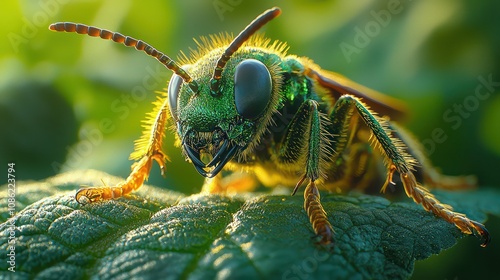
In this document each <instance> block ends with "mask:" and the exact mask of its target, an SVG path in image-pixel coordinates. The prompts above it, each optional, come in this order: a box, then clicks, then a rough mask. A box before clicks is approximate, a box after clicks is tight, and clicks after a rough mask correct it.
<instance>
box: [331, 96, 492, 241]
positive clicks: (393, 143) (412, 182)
mask: <svg viewBox="0 0 500 280" xmlns="http://www.w3.org/2000/svg"><path fill="white" fill-rule="evenodd" d="M337 102H347V103H351V104H353V106H355V108H356V110H357V111H358V113H359V115H360V116H361V118H362V119H363V121H364V122H365V124H366V125H367V126H368V128H370V130H371V131H372V133H373V136H374V137H375V138H374V144H375V145H376V146H379V147H380V148H381V150H382V153H383V154H384V155H385V156H386V157H387V160H388V162H387V163H388V169H389V172H388V180H387V181H388V183H389V182H390V181H391V178H392V174H393V173H394V172H395V171H397V172H398V173H399V175H400V177H401V181H402V182H403V186H404V189H405V192H406V195H408V197H410V198H412V199H413V200H414V201H415V202H416V203H418V204H421V205H422V206H423V207H424V209H425V210H427V211H429V212H432V213H434V214H435V215H437V216H439V217H441V218H443V219H445V220H446V221H448V222H450V223H452V224H454V225H455V226H456V227H458V228H459V229H460V230H461V231H462V232H463V233H465V234H479V235H480V236H481V238H482V241H483V243H482V244H481V246H483V247H485V246H486V245H487V244H488V242H489V241H490V239H491V238H490V235H489V233H488V231H487V230H486V228H485V227H484V226H483V225H482V224H480V223H478V222H476V221H473V220H470V219H469V218H467V217H466V216H465V215H464V214H461V213H457V212H454V211H453V210H452V208H451V206H449V205H446V204H443V203H441V202H440V201H439V200H438V199H437V198H436V197H435V196H434V195H433V194H431V193H430V192H429V191H428V190H427V189H426V188H425V187H423V186H422V185H420V184H419V183H417V180H416V178H415V176H414V175H413V173H412V170H413V164H414V163H415V162H414V159H413V158H412V157H411V156H410V155H408V154H407V153H406V152H405V151H404V149H405V146H404V144H403V142H402V141H401V140H400V139H397V138H394V137H392V136H391V132H390V130H389V127H388V125H386V124H385V122H386V121H384V120H382V119H380V118H378V117H376V116H375V115H374V113H372V112H371V111H370V110H369V109H368V108H367V107H366V106H365V105H364V104H363V103H362V102H361V101H360V100H359V99H357V98H356V97H354V96H351V95H343V96H342V97H340V98H339V100H338V101H337ZM386 184H387V183H386ZM383 188H385V186H384V187H383Z"/></svg>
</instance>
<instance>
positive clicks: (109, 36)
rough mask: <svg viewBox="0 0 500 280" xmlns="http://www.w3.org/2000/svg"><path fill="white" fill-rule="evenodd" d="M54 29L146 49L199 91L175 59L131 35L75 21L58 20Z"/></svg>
mask: <svg viewBox="0 0 500 280" xmlns="http://www.w3.org/2000/svg"><path fill="white" fill-rule="evenodd" d="M49 29H50V30H52V31H59V32H63V31H66V32H75V33H78V34H83V35H85V34H87V35H89V36H91V37H101V38H102V39H105V40H112V41H113V42H116V43H120V44H124V45H125V46H127V47H134V48H135V49H136V50H138V51H144V52H145V53H146V54H148V55H150V56H152V57H154V58H156V59H157V60H158V61H159V62H160V63H161V64H163V65H165V67H167V68H168V69H170V70H172V71H173V72H174V73H175V74H177V75H179V76H180V77H181V78H182V79H183V80H184V82H186V83H187V84H188V85H189V87H190V88H191V90H192V91H193V92H198V84H197V83H196V82H195V81H194V80H193V78H191V76H189V74H188V73H187V72H186V71H184V69H182V68H181V67H180V66H179V65H178V64H177V63H175V61H174V60H172V59H171V58H170V57H168V56H167V55H165V54H164V53H162V52H160V51H158V50H157V49H155V48H154V47H152V46H151V45H149V44H148V43H146V42H144V41H142V40H137V39H134V38H132V37H129V36H124V35H122V34H120V33H118V32H112V31H109V30H106V29H101V28H98V27H94V26H88V25H86V24H81V23H73V22H56V23H52V24H51V25H50V26H49Z"/></svg>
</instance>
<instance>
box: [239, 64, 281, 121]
mask: <svg viewBox="0 0 500 280" xmlns="http://www.w3.org/2000/svg"><path fill="white" fill-rule="evenodd" d="M271 92H272V81H271V74H270V73H269V70H268V69H267V67H266V66H265V65H264V64H263V63H262V62H260V61H258V60H255V59H246V60H244V61H242V62H240V63H239V64H238V65H237V66H236V72H235V74H234V99H235V103H236V110H237V111H238V114H240V115H241V116H242V117H243V118H246V119H256V118H258V117H260V116H261V115H262V113H264V110H265V109H266V108H267V105H268V103H269V101H270V100H271Z"/></svg>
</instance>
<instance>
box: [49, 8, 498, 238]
mask: <svg viewBox="0 0 500 280" xmlns="http://www.w3.org/2000/svg"><path fill="white" fill-rule="evenodd" d="M280 14H281V10H280V9H279V8H277V7H275V8H271V9H269V10H267V11H265V12H264V13H262V14H261V15H259V16H258V17H257V18H255V19H254V20H253V21H252V22H251V23H250V24H249V25H248V26H247V27H246V28H245V29H243V31H241V32H240V33H239V34H238V35H237V36H236V37H234V38H233V37H232V36H230V35H228V34H220V35H214V36H211V37H209V38H207V37H202V38H201V40H200V41H196V40H195V41H196V42H197V45H198V49H197V50H193V51H192V53H191V55H190V57H188V56H186V55H184V54H182V55H181V58H180V60H181V61H180V63H177V62H175V61H174V60H172V59H171V58H170V57H168V56H167V55H165V54H163V53H162V52H160V51H158V50H157V49H155V48H154V47H152V46H151V45H149V44H147V43H145V42H144V41H141V40H137V39H134V38H132V37H129V36H125V35H122V34H120V33H117V32H112V31H109V30H105V29H101V28H97V27H93V26H88V25H85V24H75V23H71V22H58V23H54V24H51V25H50V26H49V29H50V30H53V31H65V32H76V33H78V34H87V35H89V36H93V37H100V38H102V39H107V40H112V41H114V42H116V43H121V44H124V45H125V46H128V47H134V48H135V49H136V50H139V51H143V52H145V53H146V54H147V55H149V56H152V57H154V58H156V59H157V60H158V61H159V62H160V63H161V64H163V65H164V66H165V67H166V68H168V69H170V70H171V71H172V72H173V75H172V77H171V79H170V82H169V83H168V89H167V91H166V92H164V93H162V94H161V96H159V98H158V100H157V101H156V102H155V109H154V110H153V111H152V112H150V113H149V115H148V118H147V119H146V121H145V122H144V133H143V135H142V136H141V137H140V139H139V140H137V141H136V142H135V150H134V151H133V152H132V154H131V155H130V159H131V160H134V161H135V163H134V164H133V165H132V167H131V173H130V175H129V176H128V177H127V178H126V179H125V181H124V182H122V183H120V184H118V185H116V186H101V187H85V188H81V189H79V190H78V191H77V193H76V196H75V199H76V200H77V201H78V202H79V203H82V204H86V203H93V202H97V201H103V200H109V199H114V198H118V197H121V196H124V195H127V194H129V193H131V192H132V191H134V190H137V189H138V188H140V187H141V186H142V184H143V183H144V181H145V180H147V179H148V175H149V173H150V170H151V167H152V165H153V162H156V163H157V164H158V165H159V166H160V168H161V172H162V174H164V172H165V170H166V162H167V160H168V157H167V155H166V153H165V152H164V151H163V149H162V145H163V138H164V136H165V133H166V132H167V130H168V129H169V128H171V129H172V130H173V131H175V133H176V139H177V140H176V144H177V146H179V147H180V148H181V150H182V153H183V155H184V157H185V158H186V160H187V161H190V162H191V163H192V164H193V166H194V168H195V169H196V170H197V171H198V173H200V174H201V175H202V176H204V177H205V178H206V179H205V183H204V185H203V188H202V191H204V192H209V193H216V192H218V193H224V192H228V191H229V190H231V191H248V190H251V189H252V188H254V186H255V185H257V184H256V182H260V183H261V184H263V185H265V186H271V187H273V186H278V185H282V186H290V187H294V189H293V191H292V195H294V194H295V193H296V192H297V190H298V189H300V188H301V187H302V186H303V185H305V190H304V209H305V211H306V212H307V215H308V218H309V220H310V223H311V225H312V228H313V230H314V232H315V236H317V242H318V243H319V244H323V245H328V244H333V243H332V242H333V236H334V229H333V227H332V225H331V223H330V222H329V220H328V213H326V211H325V210H324V208H323V206H322V205H321V200H320V192H319V189H320V188H321V189H324V190H328V191H334V192H338V191H345V190H349V189H353V188H358V189H366V188H367V187H368V186H371V185H373V184H374V183H376V182H380V185H381V186H382V188H381V191H382V192H384V191H385V190H386V188H387V186H388V185H389V184H395V182H394V181H393V175H394V174H395V173H397V174H399V180H396V181H399V182H400V183H401V184H402V185H403V188H404V190H405V192H406V194H407V196H408V197H410V198H412V199H413V200H414V201H415V202H416V203H418V204H421V205H422V207H423V208H424V209H425V210H427V211H429V212H432V213H434V214H435V215H436V216H439V217H441V218H443V219H445V220H446V221H448V222H450V223H452V224H454V225H455V226H457V227H458V228H459V229H460V230H461V231H462V232H463V233H465V234H474V235H476V236H478V237H479V238H480V239H481V241H482V243H481V246H483V247H485V246H486V245H487V244H488V242H489V241H490V235H489V233H488V231H487V229H486V228H485V227H484V225H482V224H480V223H478V222H476V221H473V220H471V219H469V218H467V217H466V215H464V214H461V213H457V212H454V211H453V209H452V208H451V206H449V205H446V204H443V203H441V202H440V201H439V200H438V199H436V197H435V196H434V195H433V194H432V193H430V192H429V191H428V190H427V188H426V187H425V186H430V187H436V188H447V189H460V188H468V187H472V186H475V184H476V182H475V178H474V177H472V176H460V177H451V176H445V175H442V174H440V173H438V172H437V171H436V170H435V169H434V168H433V167H432V165H431V164H430V163H429V161H428V159H427V158H426V157H425V156H424V155H423V153H422V152H421V151H422V148H421V145H420V144H419V143H418V142H417V141H415V140H413V137H412V136H410V135H409V133H408V132H405V130H404V129H402V128H401V127H399V126H398V125H397V124H396V123H395V122H394V121H395V120H398V119H399V118H400V117H401V116H402V115H403V114H404V112H405V108H404V105H403V104H402V102H400V101H399V100H396V99H394V98H392V97H389V96H386V95H383V94H381V93H379V92H377V91H374V90H371V89H368V88H366V87H363V86H361V85H359V84H356V83H355V82H352V81H350V80H349V79H347V78H345V77H343V76H341V75H339V74H337V73H333V72H329V71H326V70H323V69H321V68H320V67H319V66H317V65H316V64H315V63H314V62H313V61H311V60H310V59H308V58H305V57H298V56H295V55H288V54H287V51H288V47H287V45H286V44H285V43H282V42H280V41H271V40H270V39H266V38H265V37H263V35H259V34H256V32H257V31H258V30H259V29H260V28H261V27H262V26H264V25H265V24H267V23H268V22H269V21H271V20H272V19H274V18H276V17H277V16H279V15H280ZM377 113H378V114H377ZM222 170H226V171H229V172H230V173H231V174H230V175H229V176H225V177H224V178H223V173H224V174H226V172H223V173H221V171H222ZM235 174H239V175H238V176H234V175H235ZM226 179H227V180H226ZM396 179H397V178H396ZM424 185H425V186H424Z"/></svg>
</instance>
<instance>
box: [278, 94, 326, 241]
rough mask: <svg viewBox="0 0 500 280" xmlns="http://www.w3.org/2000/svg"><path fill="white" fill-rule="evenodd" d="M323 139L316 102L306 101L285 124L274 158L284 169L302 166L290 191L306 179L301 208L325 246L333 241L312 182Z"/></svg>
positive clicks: (317, 175)
mask: <svg viewBox="0 0 500 280" xmlns="http://www.w3.org/2000/svg"><path fill="white" fill-rule="evenodd" d="M325 139H326V138H325V136H324V135H322V129H321V118H320V113H319V110H318V104H317V103H316V101H313V100H306V101H304V103H303V104H302V105H301V106H300V107H299V109H298V111H297V113H296V114H295V115H294V117H293V119H292V120H291V122H290V124H289V126H288V129H287V132H286V134H285V137H284V140H283V143H282V145H281V147H280V148H279V151H278V155H277V159H276V161H277V162H278V163H279V164H281V165H283V166H284V168H285V169H286V168H289V169H296V168H297V166H304V165H305V174H304V176H303V177H302V179H300V181H299V182H298V183H297V185H296V187H295V189H294V191H293V194H295V192H296V191H297V189H298V188H299V187H300V186H301V184H302V182H303V181H304V180H306V179H307V180H308V181H309V183H308V185H307V187H306V189H305V191H304V209H305V210H306V212H307V215H308V217H309V221H310V222H311V225H312V226H313V229H314V231H315V233H316V234H317V235H318V236H319V237H320V238H321V239H320V241H319V243H320V244H325V245H327V244H329V243H331V241H332V235H333V228H332V225H331V224H330V222H329V221H328V218H327V216H326V212H325V210H324V209H323V206H322V205H321V202H320V194H319V191H318V188H317V186H316V183H315V181H316V180H317V179H318V178H319V177H320V160H321V158H322V156H323V155H324V153H325V152H326V150H325V149H323V148H322V147H323V146H324V145H325V143H324V141H325Z"/></svg>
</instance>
